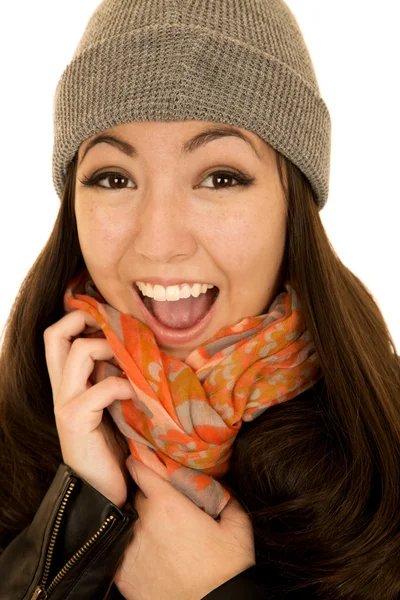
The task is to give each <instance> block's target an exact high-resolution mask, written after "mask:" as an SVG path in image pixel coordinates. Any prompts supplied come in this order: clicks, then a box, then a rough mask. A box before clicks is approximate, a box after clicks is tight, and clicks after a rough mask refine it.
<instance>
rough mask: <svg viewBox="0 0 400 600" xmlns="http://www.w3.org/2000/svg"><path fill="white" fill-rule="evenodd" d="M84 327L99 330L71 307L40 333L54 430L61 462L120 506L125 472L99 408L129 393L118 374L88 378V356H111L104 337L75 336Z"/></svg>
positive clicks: (121, 454)
mask: <svg viewBox="0 0 400 600" xmlns="http://www.w3.org/2000/svg"><path fill="white" fill-rule="evenodd" d="M87 326H90V327H93V326H94V327H96V328H98V329H100V327H99V325H98V324H97V323H96V321H95V319H94V318H93V317H92V316H91V315H89V313H87V312H86V311H84V310H74V311H72V312H70V313H68V314H66V315H64V316H63V317H62V318H61V319H60V320H59V321H57V322H56V323H54V324H53V325H51V326H50V327H47V329H45V331H44V333H43V339H44V344H45V352H46V363H47V369H48V372H49V376H50V382H51V387H52V391H53V402H54V414H55V420H56V425H57V432H58V436H59V438H60V445H61V451H62V456H63V461H64V463H65V464H66V465H68V466H69V467H70V468H71V469H72V470H73V471H75V472H76V473H77V474H78V475H79V476H80V477H82V478H83V479H85V480H86V481H87V482H88V483H90V485H92V486H93V487H94V488H95V489H97V490H98V491H99V492H100V493H102V494H103V496H106V497H107V498H108V499H109V500H111V502H113V503H114V504H116V505H117V506H118V507H119V508H122V507H123V506H124V504H125V503H126V501H127V490H128V485H127V483H128V480H129V477H130V475H129V473H128V470H127V468H126V465H125V458H126V454H124V452H123V451H122V448H121V447H120V446H119V444H118V442H117V440H116V438H115V435H114V433H113V431H112V430H111V428H110V425H109V424H107V423H106V422H105V420H103V409H104V408H106V407H107V406H109V405H110V404H112V403H113V402H114V401H115V400H117V399H119V400H125V399H129V398H132V396H133V395H134V393H135V392H134V389H133V388H132V385H131V384H130V383H129V380H128V379H124V378H122V377H114V376H112V377H106V378H105V379H103V380H102V381H100V382H98V383H96V384H95V385H92V383H91V382H90V381H89V377H90V375H91V373H92V371H93V368H94V366H95V362H94V361H95V360H109V359H111V358H113V357H114V356H115V355H114V352H113V351H112V350H111V346H110V344H109V342H108V341H107V340H106V339H99V338H82V337H77V336H79V334H80V333H82V332H83V331H84V329H85V328H86V327H87ZM72 338H76V339H72Z"/></svg>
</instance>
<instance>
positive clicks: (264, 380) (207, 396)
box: [64, 269, 321, 518]
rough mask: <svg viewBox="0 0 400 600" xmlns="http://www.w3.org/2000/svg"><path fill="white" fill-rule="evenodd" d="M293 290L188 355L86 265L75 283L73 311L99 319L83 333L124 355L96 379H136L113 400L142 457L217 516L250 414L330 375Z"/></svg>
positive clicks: (69, 292) (104, 365) (68, 302)
mask: <svg viewBox="0 0 400 600" xmlns="http://www.w3.org/2000/svg"><path fill="white" fill-rule="evenodd" d="M284 288H285V291H282V292H281V293H279V294H278V295H277V297H276V298H275V300H274V302H273V303H272V304H271V306H270V309H269V311H268V312H267V313H266V314H263V315H259V316H256V317H249V318H245V319H243V320H242V321H240V323H238V324H237V325H234V326H231V327H226V328H224V329H222V330H220V331H219V332H218V333H216V334H215V335H214V336H213V337H212V338H211V339H209V340H208V341H207V342H206V343H205V344H204V345H203V346H201V347H199V348H197V349H195V350H193V351H192V352H191V353H190V354H189V356H188V357H187V358H186V360H185V361H184V362H182V361H180V360H178V359H176V358H173V357H171V356H169V355H168V354H167V353H165V352H163V351H162V350H160V349H159V348H158V346H157V343H156V341H155V338H154V335H153V332H152V331H151V330H150V329H149V328H148V327H147V326H146V325H144V324H143V323H142V322H141V321H138V320H137V319H135V318H133V317H131V316H129V315H127V314H124V313H121V312H119V311H118V310H116V309H115V308H113V307H112V306H110V305H109V304H107V303H106V302H105V300H104V298H103V297H102V296H101V294H100V293H99V291H98V290H97V288H96V287H95V284H94V282H93V280H92V279H91V277H90V275H89V273H88V271H87V270H86V269H84V270H83V271H81V272H80V273H79V274H78V275H77V276H76V277H75V278H74V279H73V280H72V281H71V282H70V284H69V285H68V287H67V289H66V291H65V295H64V308H65V312H66V313H67V312H71V311H73V310H77V309H80V310H86V311H87V312H88V313H89V314H90V315H92V317H94V318H95V319H96V321H97V323H98V330H97V331H93V329H94V328H93V327H87V328H86V329H85V331H84V332H83V334H82V337H92V338H93V337H103V338H104V337H105V338H106V339H107V340H108V342H109V344H110V346H111V348H112V350H113V352H114V355H115V357H114V358H113V359H111V360H110V361H96V366H95V369H94V371H93V374H92V376H91V382H92V383H93V384H95V383H98V382H99V381H101V380H103V379H105V378H106V377H109V376H111V375H117V376H120V377H126V378H128V380H129V382H130V383H131V385H132V399H131V400H115V401H114V402H113V404H112V405H111V406H110V407H108V411H109V412H110V414H111V416H112V418H113V420H114V421H115V423H116V425H117V427H118V428H119V430H120V431H121V432H122V433H123V434H124V435H125V436H126V437H127V439H128V444H129V448H130V451H131V453H132V455H133V456H134V457H135V458H137V459H138V460H140V461H142V462H143V463H144V464H146V465H147V466H149V467H150V468H152V469H154V470H155V471H156V472H157V473H159V474H160V475H161V476H162V477H164V478H165V479H168V480H169V481H170V482H171V483H172V484H173V485H174V486H175V487H176V488H177V489H179V490H180V491H182V492H183V493H185V494H186V495H187V496H188V497H189V498H190V499H191V500H193V501H194V502H195V503H196V504H197V505H198V506H199V507H201V508H203V509H204V510H205V511H206V512H207V513H208V514H209V515H211V516H213V517H214V518H215V517H217V516H218V515H219V513H220V512H221V511H222V510H223V508H224V507H225V505H226V504H227V502H228V501H229V499H230V497H231V495H230V493H229V492H228V490H227V489H225V488H224V487H223V485H222V484H221V483H219V482H218V481H217V479H218V478H221V477H223V476H224V475H225V474H226V473H227V471H228V470H229V459H230V456H231V455H232V452H233V449H232V445H233V443H234V441H235V438H236V436H237V434H238V432H239V430H240V427H241V425H242V422H243V421H253V420H254V419H256V418H257V417H259V416H260V415H261V414H262V413H263V412H264V411H265V410H266V409H267V408H269V407H270V406H273V405H274V404H278V403H281V402H285V401H286V400H290V399H292V398H294V397H295V396H297V395H298V394H300V393H301V392H303V391H305V390H307V389H308V388H310V387H312V386H313V385H314V384H315V383H316V382H317V381H318V380H319V379H320V378H321V371H320V366H319V361H318V357H317V353H316V351H315V347H314V345H313V342H312V339H311V337H310V334H309V332H308V330H305V328H304V324H303V315H302V309H301V304H300V301H299V297H298V295H297V293H296V291H295V289H294V287H293V286H292V285H291V284H290V283H289V282H286V283H285V285H284Z"/></svg>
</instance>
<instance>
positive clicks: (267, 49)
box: [53, 0, 331, 209]
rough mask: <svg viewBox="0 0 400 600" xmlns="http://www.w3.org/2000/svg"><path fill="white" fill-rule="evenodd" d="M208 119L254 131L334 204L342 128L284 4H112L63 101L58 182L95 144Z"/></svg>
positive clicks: (60, 89)
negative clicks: (335, 125)
mask: <svg viewBox="0 0 400 600" xmlns="http://www.w3.org/2000/svg"><path fill="white" fill-rule="evenodd" d="M182 120H205V121H214V122H218V123H229V124H231V125H236V126H238V127H242V128H244V129H247V130H249V131H252V132H254V133H256V134H257V135H259V136H260V137H261V138H262V139H263V140H265V141H266V142H268V143H269V144H270V145H271V146H272V147H273V148H275V149H276V150H278V151H279V152H281V153H282V154H283V155H284V156H286V157H287V158H288V159H290V160H291V161H292V162H293V163H294V164H295V165H296V166H297V167H298V168H299V169H300V170H301V171H302V172H303V173H304V174H305V175H306V177H307V178H308V180H309V181H310V183H311V186H312V188H313V191H314V193H315V195H316V202H317V204H318V206H319V208H320V209H321V208H323V206H324V205H325V204H326V202H327V199H328V193H329V174H330V152H331V119H330V114H329V110H328V108H327V106H326V104H325V102H324V101H323V99H322V98H321V95H320V90H319V86H318V82H317V78H316V75H315V71H314V67H313V64H312V60H311V56H310V54H309V52H308V49H307V46H306V44H305V40H304V38H303V35H302V33H301V30H300V28H299V25H298V23H297V20H296V18H295V16H294V15H293V13H292V12H291V11H290V9H289V7H288V6H287V5H286V3H285V2H283V0H179V1H178V0H104V1H103V2H102V3H101V4H100V5H99V6H98V7H97V9H96V10H95V12H94V13H93V14H92V16H91V18H90V19H89V22H88V24H87V26H86V29H85V31H84V34H83V36H82V38H81V40H80V42H79V44H78V46H77V48H76V51H75V53H74V55H73V58H72V60H71V62H70V63H69V64H68V65H67V67H66V69H65V71H64V73H63V74H62V76H61V78H60V80H59V82H58V85H57V89H56V93H55V97H54V147H53V183H54V186H55V189H56V191H57V194H58V196H59V197H60V199H61V197H62V193H63V188H64V183H65V177H66V171H67V168H68V165H69V163H70V161H71V160H72V159H73V157H74V155H75V153H76V152H77V151H78V149H79V146H80V144H81V143H82V142H83V141H84V140H85V139H87V138H88V137H90V136H93V135H95V134H96V133H98V132H100V131H102V130H104V129H108V128H109V127H112V126H114V125H117V124H120V123H126V122H129V121H182Z"/></svg>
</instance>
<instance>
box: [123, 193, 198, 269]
mask: <svg viewBox="0 0 400 600" xmlns="http://www.w3.org/2000/svg"><path fill="white" fill-rule="evenodd" d="M139 206H140V208H139V211H138V214H137V219H136V227H135V233H134V250H135V252H136V253H137V254H139V255H141V256H142V257H144V258H146V259H147V260H148V261H151V262H155V263H161V264H164V263H170V262H174V261H182V260H185V259H187V258H189V257H190V256H192V255H193V254H194V253H195V252H196V248H197V242H196V239H195V237H194V235H193V231H192V227H191V220H190V215H189V203H188V201H187V200H185V199H184V198H183V197H181V196H180V195H179V194H178V193H177V192H176V190H175V191H171V193H165V188H164V190H159V191H158V192H157V193H155V192H154V189H153V192H151V193H149V194H148V195H147V196H146V197H143V199H142V200H141V202H140V205H139Z"/></svg>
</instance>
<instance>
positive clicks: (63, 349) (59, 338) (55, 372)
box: [43, 310, 100, 395]
mask: <svg viewBox="0 0 400 600" xmlns="http://www.w3.org/2000/svg"><path fill="white" fill-rule="evenodd" d="M87 326H91V327H92V328H93V329H94V328H95V327H97V329H100V326H99V325H98V324H97V322H96V320H95V319H94V317H92V316H91V315H90V314H89V313H87V312H86V311H84V310H75V311H73V312H71V313H68V314H66V315H65V316H64V317H62V318H61V319H60V320H59V321H57V322H56V323H53V325H50V326H49V327H47V329H45V330H44V332H43V340H44V346H45V355H46V362H47V370H48V371H49V376H50V380H51V385H52V389H53V395H55V394H56V393H57V392H58V388H59V386H60V383H61V379H62V373H63V371H64V366H65V363H66V361H67V358H68V355H69V353H70V350H71V346H72V343H73V341H74V338H76V337H78V336H79V334H82V333H83V331H84V330H85V328H86V327H87Z"/></svg>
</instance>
